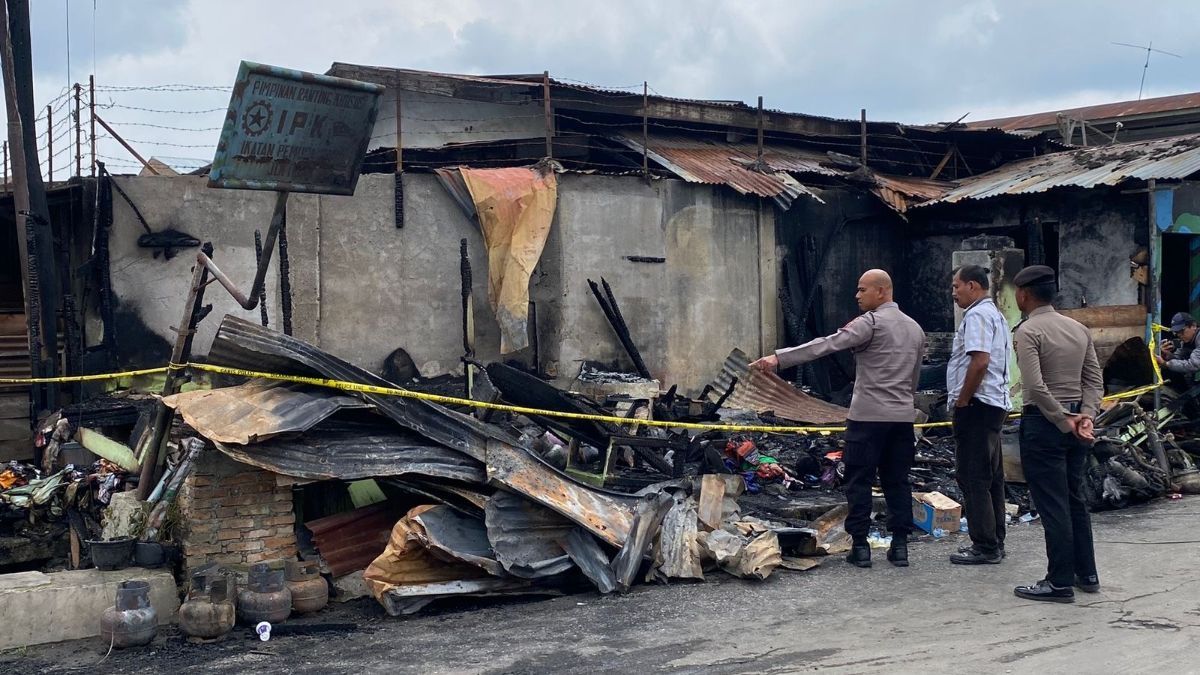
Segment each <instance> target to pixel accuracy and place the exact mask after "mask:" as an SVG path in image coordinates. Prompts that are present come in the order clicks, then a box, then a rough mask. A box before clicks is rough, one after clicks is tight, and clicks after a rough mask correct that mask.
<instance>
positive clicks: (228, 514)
mask: <svg viewBox="0 0 1200 675" xmlns="http://www.w3.org/2000/svg"><path fill="white" fill-rule="evenodd" d="M236 515H237V507H236V506H222V507H220V508H218V509H217V517H218V518H233V517H234V516H236Z"/></svg>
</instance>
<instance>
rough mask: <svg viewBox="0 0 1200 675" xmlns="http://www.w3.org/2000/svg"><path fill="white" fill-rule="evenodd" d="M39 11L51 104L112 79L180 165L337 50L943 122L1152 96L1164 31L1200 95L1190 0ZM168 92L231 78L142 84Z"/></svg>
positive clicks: (109, 101)
mask: <svg viewBox="0 0 1200 675" xmlns="http://www.w3.org/2000/svg"><path fill="white" fill-rule="evenodd" d="M31 4H32V5H33V9H32V12H33V16H32V30H33V43H34V44H33V55H34V76H35V79H36V85H37V98H38V103H39V104H40V105H41V107H42V108H44V107H45V104H46V103H47V102H51V101H53V104H54V105H55V106H59V105H61V104H62V103H63V102H64V101H63V100H62V99H59V100H57V101H55V100H54V99H55V97H56V96H58V95H59V94H60V92H62V91H63V89H64V87H66V86H67V85H68V83H70V82H73V81H83V82H86V78H87V75H88V74H89V73H91V72H95V74H96V79H97V84H98V86H99V87H100V95H99V97H98V98H99V100H100V102H101V103H102V104H103V105H104V106H106V107H105V108H104V109H103V112H102V113H101V115H102V116H103V117H105V118H106V120H108V121H110V122H111V123H112V124H113V125H114V126H115V127H116V128H117V130H118V131H120V132H121V133H122V134H123V135H124V136H126V137H128V138H131V139H134V140H136V141H138V143H136V145H137V146H139V149H141V150H144V151H145V152H144V154H151V155H155V156H158V157H164V158H167V161H168V163H171V164H173V165H176V166H178V167H180V168H192V167H194V166H197V165H199V164H202V163H204V162H206V161H208V160H210V159H211V157H212V147H213V145H215V141H216V137H217V131H215V130H214V129H215V128H216V127H219V126H220V122H221V118H222V113H221V112H219V111H214V109H221V108H223V107H224V106H225V105H226V104H227V103H228V96H229V95H228V92H227V89H224V88H226V87H228V85H229V84H230V83H231V82H232V80H233V78H234V75H235V74H236V72H237V67H238V62H239V61H240V60H242V59H245V60H251V61H259V62H263V63H270V64H274V65H280V66H287V67H291V68H297V69H301V70H309V71H315V72H324V71H325V70H326V69H327V68H328V67H329V65H330V64H331V63H332V62H333V61H345V62H350V63H362V64H371V65H387V66H397V67H405V68H415V69H423V70H436V71H445V72H460V73H479V74H486V73H516V72H541V71H543V70H547V69H548V70H549V71H550V72H551V74H552V75H553V76H555V77H560V78H564V79H566V78H570V79H575V80H580V81H584V82H589V83H595V84H600V85H605V86H610V87H623V86H636V87H637V88H638V89H640V85H641V82H642V81H643V80H646V81H648V82H649V83H650V86H651V87H652V88H653V89H654V90H655V91H658V92H661V93H662V94H664V95H671V96H682V97H694V98H714V99H740V100H744V101H753V100H754V98H755V97H756V96H758V95H762V96H763V97H765V101H766V104H767V106H768V107H771V108H778V109H783V110H789V111H796V112H807V113H814V114H819V115H828V116H834V117H857V115H858V110H859V108H862V107H866V108H867V110H868V114H869V116H870V117H871V118H872V119H880V120H896V121H903V122H914V123H928V122H939V121H947V120H952V119H956V118H958V117H960V116H962V115H963V114H965V113H970V117H968V119H985V118H989V117H997V116H1003V115H1008V114H1019V113H1024V112H1037V111H1041V110H1053V109H1058V108H1063V107H1071V106H1078V105H1087V104H1093V103H1101V102H1106V101H1116V100H1125V99H1131V98H1136V97H1137V92H1138V82H1139V79H1140V77H1141V74H1142V65H1143V61H1144V58H1145V53H1144V52H1138V51H1137V50H1134V49H1129V48H1126V47H1119V46H1114V45H1113V44H1112V43H1113V42H1128V43H1133V44H1141V45H1145V44H1147V43H1149V42H1150V41H1153V43H1154V46H1155V47H1157V48H1161V49H1164V50H1166V51H1170V52H1174V53H1176V54H1179V55H1181V56H1182V57H1183V58H1173V57H1170V56H1163V55H1159V54H1156V55H1154V57H1153V58H1152V60H1151V63H1150V69H1149V74H1148V77H1147V79H1146V93H1145V96H1146V97H1150V96H1160V95H1166V94H1174V93H1181V92H1188V91H1196V90H1200V82H1197V77H1196V76H1195V73H1197V72H1198V70H1197V69H1198V67H1200V49H1197V48H1196V47H1195V46H1194V33H1195V29H1196V26H1197V25H1200V2H1194V1H1192V0H1156V1H1154V2H1141V3H1129V2H1127V1H1125V2H1115V1H1110V0H1091V1H1090V2H1045V1H1032V0H1011V1H1002V0H909V1H906V2H902V1H899V0H896V1H893V2H886V3H885V2H866V1H865V0H864V1H851V0H840V1H835V0H821V1H817V0H810V1H800V0H791V1H782V0H781V1H777V2H776V1H767V0H740V1H734V0H727V1H724V2H721V1H716V0H603V1H601V2H586V3H585V2H578V1H572V2H546V1H545V0H542V1H541V2H535V1H533V0H504V1H501V2H496V1H495V0H492V1H487V0H342V1H341V2H329V1H328V0H325V1H317V0H286V1H285V0H33V1H32V3H31ZM93 7H95V10H94V11H93ZM68 13H69V17H70V18H69V21H68V20H67V15H68ZM68 29H69V30H68ZM68 39H69V41H70V50H69V57H70V71H69V73H68V63H67V62H68V48H67V42H68ZM161 85H189V87H195V86H200V87H207V86H212V87H216V88H214V89H199V90H188V91H147V90H143V89H132V90H128V89H125V88H129V87H133V88H144V87H155V86H161ZM169 89H179V87H174V88H169ZM135 108H143V109H149V110H152V111H178V112H148V111H147V110H137V109H135ZM200 111H209V112H200ZM65 112H66V109H61V110H59V111H58V112H56V113H55V116H54V119H55V121H56V122H57V121H58V120H59V119H63V120H65V119H66V116H65V115H63V114H62V113H65ZM135 125H143V126H135ZM145 125H157V126H145ZM160 127H174V128H173V129H164V128H160ZM65 128H66V127H65V126H64V124H63V123H58V124H56V130H55V132H54V133H55V135H56V136H58V137H59V138H58V140H56V142H55V152H57V153H60V154H59V156H58V157H57V158H56V159H55V163H56V164H57V165H58V166H59V167H62V166H64V164H65V160H66V159H67V156H68V155H69V154H71V151H65V150H64V148H65V147H66V146H65V142H66V140H65V139H67V138H70V137H72V136H73V134H70V133H66V134H64V130H65ZM100 145H101V150H100V152H101V153H102V154H103V155H105V156H107V157H110V158H112V167H111V168H112V169H114V170H117V169H123V170H127V171H128V170H130V169H131V165H130V164H129V162H130V158H129V156H128V154H127V153H125V152H124V151H123V150H121V149H120V148H119V147H118V146H116V145H115V144H114V143H113V142H112V141H110V140H108V139H103V140H102V141H101V144H100ZM43 159H44V158H43ZM122 162H124V163H122ZM60 171H61V169H59V170H56V172H55V173H56V176H58V177H63V176H62V174H61V173H60Z"/></svg>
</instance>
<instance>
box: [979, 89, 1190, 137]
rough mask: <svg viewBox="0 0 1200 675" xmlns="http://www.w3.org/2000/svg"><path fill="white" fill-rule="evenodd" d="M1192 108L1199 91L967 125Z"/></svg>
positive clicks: (1034, 123)
mask: <svg viewBox="0 0 1200 675" xmlns="http://www.w3.org/2000/svg"><path fill="white" fill-rule="evenodd" d="M1195 108H1200V92H1192V93H1190V94H1177V95H1175V96H1159V97H1158V98H1147V99H1142V100H1141V101H1119V102H1116V103H1102V104H1100V105H1091V106H1084V107H1082V108H1071V109H1068V110H1054V111H1049V112H1039V113H1033V114H1030V115H1016V116H1014V117H1000V118H996V119H990V120H979V121H977V122H968V123H967V127H968V128H970V129H1003V130H1005V131H1017V130H1021V129H1039V128H1042V127H1052V126H1055V125H1057V124H1058V116H1059V115H1065V116H1067V117H1073V118H1075V119H1085V120H1087V121H1089V122H1092V123H1095V122H1099V121H1103V120H1114V119H1121V118H1128V117H1137V116H1139V115H1154V114H1161V113H1167V112H1176V111H1180V110H1189V109H1195Z"/></svg>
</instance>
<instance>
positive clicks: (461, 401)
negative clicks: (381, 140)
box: [0, 340, 1163, 434]
mask: <svg viewBox="0 0 1200 675" xmlns="http://www.w3.org/2000/svg"><path fill="white" fill-rule="evenodd" d="M1150 350H1151V353H1152V354H1153V350H1154V341H1153V340H1152V341H1151V344H1150ZM1151 362H1152V363H1153V364H1154V374H1155V377H1156V379H1157V380H1158V382H1157V383H1156V384H1151V385H1146V386H1144V387H1139V388H1137V389H1132V390H1130V391H1123V392H1120V393H1118V394H1113V395H1111V396H1106V397H1104V399H1103V400H1105V401H1115V400H1120V399H1126V398H1137V397H1138V396H1141V395H1142V394H1146V393H1149V392H1152V391H1154V390H1155V389H1157V388H1159V387H1161V386H1162V384H1163V379H1162V373H1161V372H1160V371H1159V369H1158V363H1157V362H1156V361H1154V360H1153V359H1151ZM186 368H192V369H194V370H203V371H207V372H210V373H218V374H222V375H234V376H239V377H253V378H263V379H268V380H278V381H282V382H295V383H299V384H310V385H314V386H318V387H326V388H331V389H340V390H342V391H355V392H360V393H364V394H378V395H380V396H400V397H403V398H411V399H417V400H421V401H429V402H432V403H442V404H446V405H461V406H470V407H474V408H486V409H489V410H501V411H504V412H511V413H518V414H523V415H540V416H543V417H560V418H565V419H574V420H585V421H590V422H608V423H610V424H622V425H624V424H632V425H638V426H647V427H665V428H670V429H695V430H700V431H733V432H758V433H769V434H809V433H818V434H829V433H835V432H839V431H845V430H846V427H845V426H833V425H825V426H811V425H810V426H769V425H761V424H712V423H703V422H672V421H669V420H639V419H630V418H626V417H615V416H612V415H592V414H588V413H573V412H563V411H559V410H542V409H540V408H527V407H524V406H515V405H506V404H503V403H489V402H487V401H473V400H471V399H465V398H457V397H455V396H442V395H440V394H427V393H425V392H419V391H410V390H408V389H400V388H394V387H379V386H375V385H371V384H360V383H357V382H345V381H342V380H331V379H327V378H323V377H307V376H303V375H283V374H280V373H265V372H260V371H256V370H245V369H242V368H229V367H226V366H216V365H212V364H208V363H186V364H176V363H173V364H171V365H169V366H163V367H160V368H145V369H142V370H127V371H124V372H120V373H104V374H99V375H68V376H64V377H23V378H22V377H9V378H0V384H57V383H66V382H93V381H98V380H115V379H119V378H123V377H133V376H137V375H155V374H158V373H165V372H167V371H169V370H184V369H186ZM1012 416H1013V417H1016V416H1019V413H1013V415H1012ZM951 424H952V423H951V422H923V423H919V424H916V425H915V426H916V428H918V429H932V428H936V427H948V426H950V425H951Z"/></svg>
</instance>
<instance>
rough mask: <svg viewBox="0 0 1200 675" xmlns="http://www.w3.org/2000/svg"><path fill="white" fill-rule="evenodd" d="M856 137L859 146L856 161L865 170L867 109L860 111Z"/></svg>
mask: <svg viewBox="0 0 1200 675" xmlns="http://www.w3.org/2000/svg"><path fill="white" fill-rule="evenodd" d="M858 135H859V145H860V147H859V151H858V161H859V162H860V163H861V164H862V166H863V168H864V169H865V168H867V109H866V108H863V109H862V122H861V123H860V124H859V127H858Z"/></svg>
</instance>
